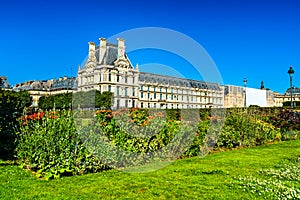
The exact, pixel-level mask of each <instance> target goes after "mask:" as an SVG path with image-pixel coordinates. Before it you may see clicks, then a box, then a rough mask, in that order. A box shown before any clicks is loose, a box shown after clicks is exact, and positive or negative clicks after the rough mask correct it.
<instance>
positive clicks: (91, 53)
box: [88, 42, 96, 61]
mask: <svg viewBox="0 0 300 200" xmlns="http://www.w3.org/2000/svg"><path fill="white" fill-rule="evenodd" d="M95 50H96V45H95V43H94V42H89V58H88V59H89V60H91V61H96V55H95Z"/></svg>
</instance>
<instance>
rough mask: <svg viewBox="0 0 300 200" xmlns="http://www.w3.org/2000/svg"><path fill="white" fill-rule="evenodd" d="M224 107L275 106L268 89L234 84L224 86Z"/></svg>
mask: <svg viewBox="0 0 300 200" xmlns="http://www.w3.org/2000/svg"><path fill="white" fill-rule="evenodd" d="M224 94H225V104H224V107H225V108H231V107H245V106H247V107H248V106H251V105H257V106H261V107H273V106H275V98H274V94H273V92H272V91H270V90H268V89H264V88H262V89H256V88H248V87H246V88H245V87H242V86H235V85H226V86H225V92H224Z"/></svg>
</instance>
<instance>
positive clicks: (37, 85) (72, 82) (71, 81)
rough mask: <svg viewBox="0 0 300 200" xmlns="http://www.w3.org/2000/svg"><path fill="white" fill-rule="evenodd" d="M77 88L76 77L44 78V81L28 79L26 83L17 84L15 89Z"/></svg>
mask: <svg viewBox="0 0 300 200" xmlns="http://www.w3.org/2000/svg"><path fill="white" fill-rule="evenodd" d="M76 88H77V80H76V78H75V77H72V78H68V77H64V78H59V79H58V80H57V79H52V80H42V81H27V82H25V83H20V84H17V85H16V86H15V87H14V88H13V90H14V91H20V90H50V91H52V90H66V89H68V90H72V89H76Z"/></svg>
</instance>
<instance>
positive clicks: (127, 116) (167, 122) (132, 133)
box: [96, 108, 188, 168]
mask: <svg viewBox="0 0 300 200" xmlns="http://www.w3.org/2000/svg"><path fill="white" fill-rule="evenodd" d="M96 115H97V118H98V121H99V124H100V128H101V130H102V131H103V133H104V136H105V137H106V138H107V139H108V140H109V141H110V143H111V144H114V145H115V146H116V147H118V148H121V149H122V150H123V151H124V152H125V154H122V155H120V154H118V153H116V152H112V157H111V162H109V163H108V165H109V166H115V167H118V168H119V167H125V166H128V165H139V164H144V163H145V162H147V160H151V159H153V158H154V157H156V156H158V157H160V158H161V159H162V160H164V159H166V158H169V159H174V157H175V158H176V155H177V154H176V153H174V152H176V151H179V152H180V151H182V150H181V149H178V148H179V146H180V144H181V143H184V142H185V141H184V140H185V139H186V138H185V137H179V135H180V134H182V132H183V128H180V121H176V120H172V119H168V118H165V115H164V114H163V113H162V112H154V113H149V110H146V109H135V108H133V109H131V110H129V111H126V110H125V109H119V110H117V111H114V112H112V111H111V110H99V111H97V113H96ZM181 126H182V125H181ZM182 127H185V128H186V129H185V131H186V130H188V129H187V128H188V127H187V126H182ZM175 135H177V136H176V139H175ZM181 136H182V135H181ZM173 139H174V141H172V140H173ZM171 141H172V144H171V145H170V143H171ZM167 145H169V146H168V148H166V146H167ZM165 148H166V151H160V150H161V149H165ZM170 149H172V150H174V151H172V150H170ZM175 150H176V151H175ZM111 151H113V150H111ZM130 152H134V153H135V154H136V155H138V158H137V157H131V156H130V155H131V153H130ZM113 153H115V154H113ZM149 153H152V154H149ZM113 155H114V156H113ZM149 155H150V157H149ZM177 156H180V154H179V155H177ZM116 163H118V165H117V166H116Z"/></svg>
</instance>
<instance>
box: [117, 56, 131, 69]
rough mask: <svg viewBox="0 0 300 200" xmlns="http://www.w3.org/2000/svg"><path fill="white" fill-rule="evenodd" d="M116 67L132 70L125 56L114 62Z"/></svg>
mask: <svg viewBox="0 0 300 200" xmlns="http://www.w3.org/2000/svg"><path fill="white" fill-rule="evenodd" d="M114 65H115V66H116V67H119V68H126V69H130V68H132V67H131V65H130V62H129V60H128V59H127V58H126V57H125V56H119V57H118V58H117V60H116V61H115V62H114Z"/></svg>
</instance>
